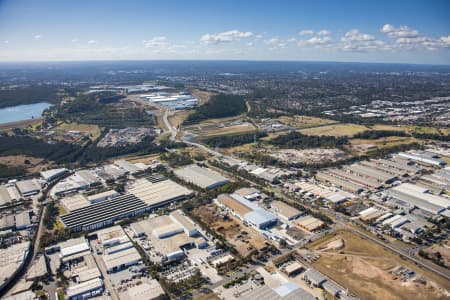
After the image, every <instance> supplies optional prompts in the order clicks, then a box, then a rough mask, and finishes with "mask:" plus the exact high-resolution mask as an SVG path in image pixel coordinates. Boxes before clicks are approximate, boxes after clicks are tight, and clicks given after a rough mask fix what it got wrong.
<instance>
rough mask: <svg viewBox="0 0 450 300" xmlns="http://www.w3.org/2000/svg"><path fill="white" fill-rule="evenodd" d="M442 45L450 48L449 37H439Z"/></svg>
mask: <svg viewBox="0 0 450 300" xmlns="http://www.w3.org/2000/svg"><path fill="white" fill-rule="evenodd" d="M439 40H440V41H441V42H442V43H443V44H444V45H446V46H450V35H449V36H441V38H440V39H439Z"/></svg>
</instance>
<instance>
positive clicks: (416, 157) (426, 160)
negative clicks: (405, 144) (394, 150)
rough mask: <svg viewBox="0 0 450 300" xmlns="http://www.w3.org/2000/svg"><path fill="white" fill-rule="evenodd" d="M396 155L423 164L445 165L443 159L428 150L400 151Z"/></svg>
mask: <svg viewBox="0 0 450 300" xmlns="http://www.w3.org/2000/svg"><path fill="white" fill-rule="evenodd" d="M397 156H398V157H399V158H401V159H406V160H412V161H415V162H417V163H420V164H424V165H429V166H434V167H442V166H445V161H443V160H441V159H439V156H438V155H436V154H434V153H430V152H425V151H420V152H400V153H399V154H398V155H397Z"/></svg>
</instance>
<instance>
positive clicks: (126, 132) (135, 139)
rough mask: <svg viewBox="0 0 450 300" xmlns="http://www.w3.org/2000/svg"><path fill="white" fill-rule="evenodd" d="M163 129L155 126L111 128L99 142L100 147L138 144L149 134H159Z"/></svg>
mask: <svg viewBox="0 0 450 300" xmlns="http://www.w3.org/2000/svg"><path fill="white" fill-rule="evenodd" d="M160 133H161V130H159V129H154V128H135V127H128V128H124V129H110V130H109V131H108V133H107V134H106V135H105V136H104V137H103V138H102V139H101V140H100V142H98V144H97V146H98V147H116V146H126V145H132V144H137V143H139V142H141V141H142V140H143V139H144V138H145V137H147V136H157V135H159V134H160Z"/></svg>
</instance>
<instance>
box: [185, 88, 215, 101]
mask: <svg viewBox="0 0 450 300" xmlns="http://www.w3.org/2000/svg"><path fill="white" fill-rule="evenodd" d="M191 93H192V95H193V96H195V97H197V98H198V104H199V105H203V104H205V103H206V102H208V101H209V99H210V98H211V97H212V96H214V95H217V94H216V93H213V92H208V91H201V90H198V89H193V90H192V91H191Z"/></svg>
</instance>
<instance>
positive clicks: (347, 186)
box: [315, 171, 364, 193]
mask: <svg viewBox="0 0 450 300" xmlns="http://www.w3.org/2000/svg"><path fill="white" fill-rule="evenodd" d="M315 177H316V179H317V180H319V181H321V182H323V183H330V184H332V185H334V186H336V187H339V188H341V189H343V190H345V191H348V192H350V193H359V192H362V190H363V189H364V186H363V185H360V184H358V183H354V182H351V181H348V180H344V179H342V178H341V177H338V176H337V175H333V174H332V173H329V172H327V171H319V172H317V174H316V175H315Z"/></svg>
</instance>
